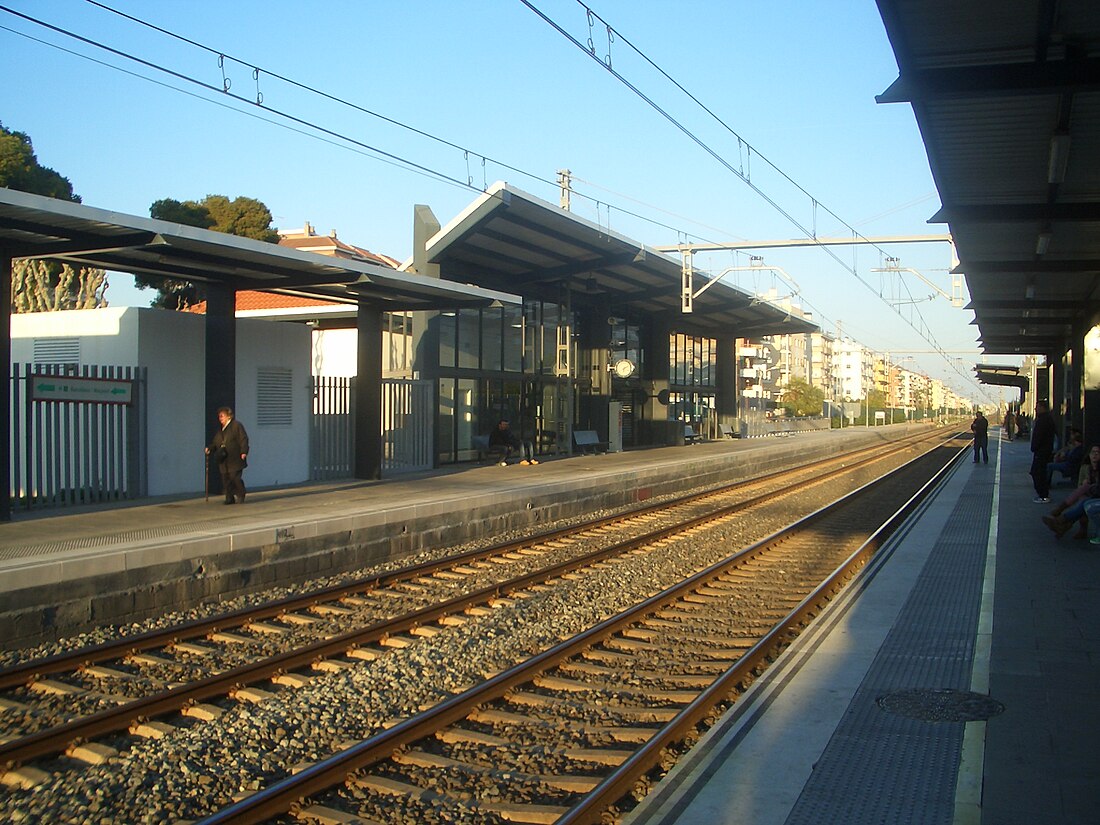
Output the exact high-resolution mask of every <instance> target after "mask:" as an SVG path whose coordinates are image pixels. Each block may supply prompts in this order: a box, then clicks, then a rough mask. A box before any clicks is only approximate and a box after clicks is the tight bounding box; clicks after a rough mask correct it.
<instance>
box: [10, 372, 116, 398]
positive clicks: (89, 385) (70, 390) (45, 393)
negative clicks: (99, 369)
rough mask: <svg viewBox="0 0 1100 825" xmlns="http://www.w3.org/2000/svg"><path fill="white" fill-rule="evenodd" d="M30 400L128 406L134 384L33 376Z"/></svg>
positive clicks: (107, 380)
mask: <svg viewBox="0 0 1100 825" xmlns="http://www.w3.org/2000/svg"><path fill="white" fill-rule="evenodd" d="M31 398H32V399H34V400H35V401H82V402H85V403H94V404H131V403H133V400H134V382H133V381H113V380H111V379H109V378H70V377H69V376H66V375H34V376H31Z"/></svg>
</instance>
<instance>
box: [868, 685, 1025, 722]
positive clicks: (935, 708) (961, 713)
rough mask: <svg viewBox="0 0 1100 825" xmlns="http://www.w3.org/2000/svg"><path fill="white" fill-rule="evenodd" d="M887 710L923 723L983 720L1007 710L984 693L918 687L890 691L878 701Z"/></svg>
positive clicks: (877, 703) (876, 701)
mask: <svg viewBox="0 0 1100 825" xmlns="http://www.w3.org/2000/svg"><path fill="white" fill-rule="evenodd" d="M875 704H876V705H878V706H879V707H880V708H882V709H883V710H884V711H886V712H887V713H893V714H896V715H898V716H904V717H906V718H907V719H917V720H919V721H921V722H980V721H983V720H985V719H992V718H993V717H994V716H997V715H999V714H1001V713H1003V712H1004V709H1005V706H1004V705H1003V704H1001V703H1000V702H998V701H997V700H996V699H991V698H990V697H988V696H986V695H985V694H984V693H971V692H970V691H967V690H951V689H945V690H934V689H927V688H915V689H912V690H898V691H894V692H893V693H887V694H886V695H884V696H880V697H878V698H877V699H876V700H875Z"/></svg>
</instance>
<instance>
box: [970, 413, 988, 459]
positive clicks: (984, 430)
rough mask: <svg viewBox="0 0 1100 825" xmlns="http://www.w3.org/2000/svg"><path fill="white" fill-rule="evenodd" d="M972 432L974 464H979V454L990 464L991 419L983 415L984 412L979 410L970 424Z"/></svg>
mask: <svg viewBox="0 0 1100 825" xmlns="http://www.w3.org/2000/svg"><path fill="white" fill-rule="evenodd" d="M970 432H972V433H974V463H975V464H977V463H978V455H979V453H980V454H981V455H982V456H983V457H984V461H985V463H986V464H988V463H989V419H987V418H986V417H985V416H984V415H982V411H981V410H978V414H977V415H976V416H974V420H973V422H971V424H970Z"/></svg>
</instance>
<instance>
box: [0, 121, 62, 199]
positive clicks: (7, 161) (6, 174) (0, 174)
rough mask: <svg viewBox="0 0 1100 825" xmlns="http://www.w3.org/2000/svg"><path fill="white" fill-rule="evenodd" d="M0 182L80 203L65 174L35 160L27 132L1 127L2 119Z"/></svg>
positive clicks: (0, 129) (11, 186)
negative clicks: (62, 174)
mask: <svg viewBox="0 0 1100 825" xmlns="http://www.w3.org/2000/svg"><path fill="white" fill-rule="evenodd" d="M0 186H4V187H6V188H7V189H18V190H19V191H20V192H30V193H32V194H34V195H45V196H46V197H48V198H58V199H59V200H63V201H75V202H76V203H80V197H79V196H77V195H75V194H74V193H73V185H72V183H70V182H69V179H68V178H65V177H62V176H61V175H60V174H58V173H57V172H55V171H54V170H53V169H50V168H49V167H48V166H43V165H42V164H40V163H39V162H38V158H37V157H36V156H35V154H34V145H33V144H32V143H31V139H30V136H28V135H27V134H26V133H25V132H13V131H11V130H10V129H5V128H4V124H3V123H0Z"/></svg>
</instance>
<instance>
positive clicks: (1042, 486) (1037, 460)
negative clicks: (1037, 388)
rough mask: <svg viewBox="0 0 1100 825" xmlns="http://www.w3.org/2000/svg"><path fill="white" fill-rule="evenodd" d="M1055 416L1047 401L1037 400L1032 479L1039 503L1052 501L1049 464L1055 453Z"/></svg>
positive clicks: (1032, 425)
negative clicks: (1048, 473) (1051, 412)
mask: <svg viewBox="0 0 1100 825" xmlns="http://www.w3.org/2000/svg"><path fill="white" fill-rule="evenodd" d="M1054 430H1055V427H1054V416H1052V415H1051V414H1050V405H1048V404H1047V402H1046V401H1036V402H1035V418H1033V419H1032V421H1031V481H1032V483H1033V484H1034V485H1035V499H1034V501H1036V502H1037V503H1045V502H1048V501H1050V476H1048V475H1047V465H1048V464H1049V463H1050V459H1051V456H1052V455H1053V454H1054Z"/></svg>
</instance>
